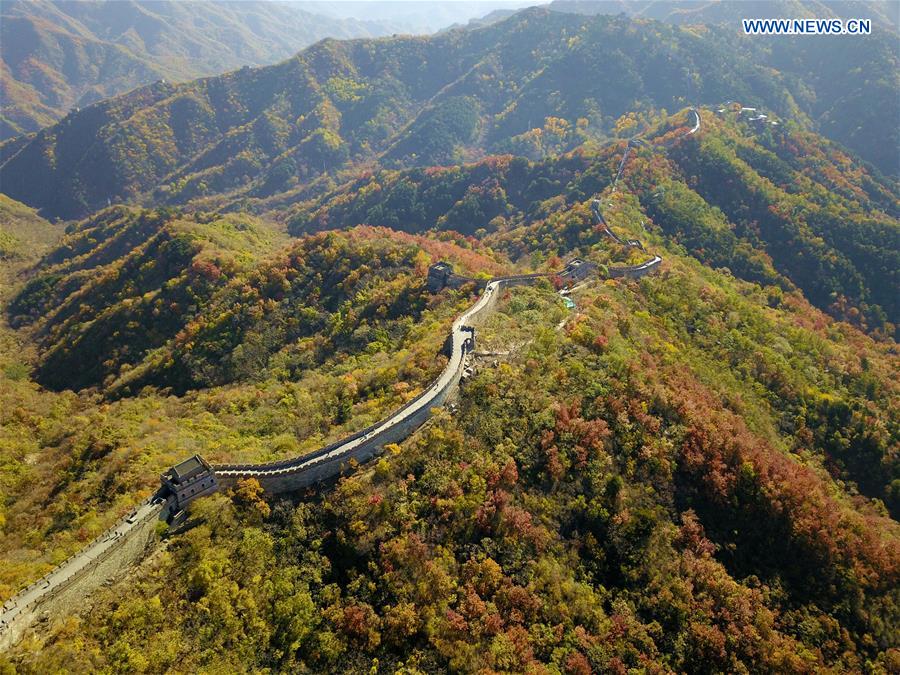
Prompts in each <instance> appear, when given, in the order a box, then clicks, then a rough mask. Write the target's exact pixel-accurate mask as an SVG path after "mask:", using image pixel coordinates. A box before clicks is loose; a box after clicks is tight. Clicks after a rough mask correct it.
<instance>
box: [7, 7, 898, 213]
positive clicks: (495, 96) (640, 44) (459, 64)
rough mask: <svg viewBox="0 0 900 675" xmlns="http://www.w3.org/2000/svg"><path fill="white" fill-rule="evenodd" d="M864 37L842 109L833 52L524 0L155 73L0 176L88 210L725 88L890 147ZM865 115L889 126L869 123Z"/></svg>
mask: <svg viewBox="0 0 900 675" xmlns="http://www.w3.org/2000/svg"><path fill="white" fill-rule="evenodd" d="M870 37H871V40H868V39H867V40H865V41H856V42H855V43H852V44H851V43H846V44H845V46H844V48H845V53H844V55H843V60H842V63H844V64H846V62H847V61H848V60H850V61H854V62H856V61H860V60H862V59H864V58H868V59H870V60H871V61H872V62H873V64H874V66H873V68H872V69H871V70H868V69H867V72H870V73H871V77H870V78H868V79H866V80H865V81H864V82H860V81H859V79H858V78H855V79H854V81H853V86H854V87H855V88H856V89H857V90H859V96H858V97H857V98H856V99H855V100H857V101H861V100H865V101H866V104H865V105H866V111H865V112H864V113H862V112H860V111H858V110H855V109H847V110H843V109H840V108H841V106H840V100H841V99H840V97H841V96H843V95H844V94H845V93H846V91H847V90H846V88H844V89H840V88H839V87H840V85H839V84H838V83H837V82H836V81H835V78H834V77H833V73H832V71H831V70H829V69H828V68H832V69H835V68H836V66H835V65H834V61H831V60H829V59H818V58H816V57H815V56H812V57H809V58H807V59H806V60H803V61H800V62H797V63H791V55H790V54H788V55H785V56H784V57H782V56H779V54H778V53H777V51H776V50H774V49H773V50H771V51H770V50H769V49H768V47H766V44H767V43H765V42H760V41H751V40H743V39H736V38H735V36H734V35H733V34H732V32H731V31H728V30H725V29H721V28H716V27H710V28H707V29H704V30H703V31H701V32H698V31H694V30H691V29H688V28H682V27H676V26H671V25H667V24H662V23H656V22H634V21H631V20H629V19H626V18H624V17H607V16H597V17H585V16H580V15H574V14H563V13H556V12H548V11H547V10H542V9H532V10H526V11H523V12H520V13H518V14H516V15H514V16H513V17H511V18H509V19H507V20H506V21H502V22H500V23H497V24H494V25H492V26H489V27H486V28H481V29H477V30H458V31H450V32H448V33H444V34H440V35H436V36H433V37H428V38H419V37H408V38H396V39H392V40H382V41H367V40H359V41H349V42H337V41H325V42H322V43H319V44H317V45H315V46H313V47H311V48H309V49H307V50H304V51H303V52H301V53H300V54H298V55H297V57H296V58H293V59H291V60H288V61H285V62H283V63H281V64H278V65H275V66H271V67H267V68H261V69H246V70H241V71H238V72H234V73H230V74H227V75H223V76H220V77H215V78H208V79H203V80H197V81H195V82H191V83H187V84H183V85H172V84H164V83H157V84H154V85H151V86H149V87H145V88H142V89H139V90H137V91H134V92H132V93H130V94H127V95H125V96H121V97H118V98H113V99H110V100H108V101H104V102H102V103H99V104H97V105H94V106H90V107H88V108H86V109H84V110H82V111H80V112H78V113H73V114H71V115H69V116H67V117H66V118H65V119H64V120H62V121H61V122H60V123H59V124H57V125H54V126H51V127H48V128H47V129H44V130H43V131H41V132H40V133H39V134H37V135H36V136H35V137H34V139H33V140H31V141H30V142H28V143H27V144H24V145H23V144H16V145H6V146H3V147H2V148H0V150H2V162H3V164H2V167H0V180H2V182H3V185H4V190H5V191H6V192H7V194H9V195H10V196H12V197H14V198H16V199H20V200H22V201H24V202H26V203H28V204H29V205H31V206H34V207H38V208H40V209H42V212H43V213H44V214H45V215H54V216H63V217H75V216H83V215H86V214H87V213H88V212H90V211H92V210H95V209H97V208H99V207H102V206H105V205H106V204H107V203H108V200H110V199H111V200H115V201H120V200H126V201H152V202H154V203H158V202H165V203H170V204H183V203H188V202H202V203H204V204H205V207H206V208H211V207H213V206H221V205H222V204H223V203H231V204H235V203H244V201H243V200H247V199H249V200H254V199H260V198H266V197H270V196H271V195H274V194H279V193H284V192H285V191H287V192H288V194H291V191H293V192H295V193H299V194H300V195H303V194H307V193H309V192H311V191H313V192H314V191H316V190H319V189H322V187H323V185H324V186H327V181H323V180H316V179H317V178H318V177H320V176H337V177H338V178H346V176H347V175H348V174H349V175H352V174H353V170H355V169H357V168H358V167H359V166H360V165H361V164H363V163H366V162H373V161H376V160H377V161H379V162H380V163H381V164H382V165H385V166H394V167H406V166H428V165H432V164H447V163H456V162H459V161H461V160H466V159H473V158H478V157H480V156H483V155H485V154H489V153H496V152H511V153H514V154H518V155H523V156H528V157H532V158H538V157H541V156H547V155H552V154H555V153H558V152H561V151H565V150H568V149H571V148H573V147H576V146H578V145H581V144H582V143H584V142H585V141H586V140H588V139H591V138H595V139H596V138H601V137H605V136H606V135H607V134H610V133H614V132H615V131H616V123H617V121H618V120H619V119H620V117H622V116H623V115H624V114H626V113H629V112H636V114H637V115H638V116H640V115H641V114H648V113H650V111H652V110H657V109H659V108H665V109H668V110H673V109H680V108H681V107H683V105H685V104H686V103H695V104H698V103H710V104H718V103H719V102H721V101H724V100H726V99H733V100H739V101H741V102H742V103H744V104H746V105H759V106H764V107H765V108H766V109H767V110H770V111H774V112H775V113H778V114H780V115H781V116H783V117H785V118H793V119H795V120H797V122H798V123H800V124H801V125H809V124H814V120H817V119H819V118H821V119H822V120H823V122H822V123H823V124H825V123H826V121H827V124H828V125H832V127H833V128H834V129H838V128H841V129H843V128H845V127H846V129H848V130H850V129H851V128H852V134H853V135H856V136H859V138H860V139H863V140H864V142H865V143H868V144H870V146H868V147H869V149H870V150H872V152H876V151H877V152H885V151H886V150H885V149H888V150H889V149H890V148H891V147H896V141H897V136H896V129H895V128H894V127H893V126H892V125H880V124H879V120H884V119H895V118H896V117H897V114H895V113H900V111H898V109H897V101H896V100H895V97H893V96H890V95H888V93H889V92H891V91H893V87H895V86H896V77H897V72H898V69H897V68H896V65H897V46H896V42H895V41H892V40H890V39H888V38H887V36H884V35H881V36H878V35H873V36H870ZM859 42H866V44H867V47H868V48H867V49H866V50H862V48H861V47H858V46H853V45H856V44H857V43H859ZM821 46H822V49H823V50H824V49H829V47H827V46H826V45H824V44H822V45H821ZM810 52H811V53H814V52H815V49H812V50H810ZM782 61H783V62H784V63H782ZM829 64H832V65H829ZM860 66H861V67H862V64H860ZM775 68H780V69H783V72H782V71H781V70H776V69H775ZM826 118H827V120H826ZM850 119H852V120H854V121H853V122H852V123H851V122H849V121H847V120H850ZM847 125H851V126H847ZM872 125H878V128H881V126H883V127H884V131H883V132H879V133H880V134H881V135H880V136H879V135H878V133H876V132H875V130H874V128H873V126H872ZM857 129H858V130H857ZM842 133H843V132H842ZM847 133H851V131H848V132H847ZM838 135H839V136H840V134H838ZM862 150H863V148H860V151H862ZM871 156H872V159H873V160H875V161H879V162H880V163H881V164H882V169H883V170H885V171H891V172H893V171H895V169H896V167H893V166H891V165H890V162H888V163H887V164H885V162H883V161H881V159H879V158H878V157H875V156H874V155H871ZM882 159H884V158H882ZM885 161H886V160H885ZM101 169H102V170H101Z"/></svg>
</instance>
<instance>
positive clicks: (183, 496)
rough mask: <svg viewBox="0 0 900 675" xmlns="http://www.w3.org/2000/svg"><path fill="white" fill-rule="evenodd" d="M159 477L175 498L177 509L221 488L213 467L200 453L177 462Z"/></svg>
mask: <svg viewBox="0 0 900 675" xmlns="http://www.w3.org/2000/svg"><path fill="white" fill-rule="evenodd" d="M159 478H160V482H161V483H162V485H163V487H164V488H166V489H167V490H168V492H169V494H170V495H171V496H172V497H173V498H174V500H175V507H176V509H175V510H181V509H184V508H185V507H186V506H187V505H188V504H189V503H191V502H192V501H194V500H195V499H197V497H202V496H203V495H208V494H212V493H213V492H215V491H216V490H218V489H219V485H218V483H216V475H215V474H214V473H213V470H212V467H211V466H210V465H209V463H208V462H207V461H206V460H205V459H203V458H202V457H201V456H200V455H194V456H193V457H189V458H188V459H186V460H184V461H183V462H181V463H180V464H176V465H175V466H173V467H172V468H171V469H169V470H168V471H166V472H165V473H164V474H162V475H161V476H160V477H159Z"/></svg>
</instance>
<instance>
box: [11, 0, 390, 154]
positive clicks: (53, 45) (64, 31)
mask: <svg viewBox="0 0 900 675" xmlns="http://www.w3.org/2000/svg"><path fill="white" fill-rule="evenodd" d="M0 12H2V15H0V16H2V21H0V26H2V35H0V37H2V40H0V44H2V50H0V97H2V99H3V107H2V112H0V139H4V138H7V137H10V136H13V135H17V134H21V133H28V132H34V131H37V130H39V129H40V128H41V127H44V126H46V125H48V124H52V123H53V122H55V121H56V120H58V119H59V118H60V117H62V116H63V115H64V114H65V113H66V112H68V111H69V109H70V108H72V107H75V106H84V105H87V104H90V103H93V102H95V101H97V100H100V99H102V98H106V97H108V96H112V95H115V94H118V93H121V92H124V91H128V90H129V89H133V88H134V87H137V86H140V85H144V84H147V83H149V82H152V81H154V80H158V79H160V78H169V79H174V80H187V79H192V78H195V77H199V76H202V75H213V74H218V73H221V72H223V71H226V70H232V69H234V68H239V67H241V66H244V65H251V66H258V65H263V64H267V63H274V62H276V61H279V60H281V59H284V58H286V57H288V56H290V55H291V54H293V53H295V52H296V51H297V50H298V49H301V48H303V47H305V46H307V45H309V44H312V43H313V42H316V41H317V40H320V39H322V38H324V37H334V38H351V37H365V36H377V35H385V34H388V33H391V32H395V31H396V27H395V26H394V25H391V24H390V23H378V22H374V21H368V22H366V21H356V20H353V19H336V18H331V17H327V16H323V15H320V14H313V13H310V12H308V11H305V10H304V9H303V8H302V6H301V5H298V4H291V3H271V2H203V1H198V0H193V1H191V2H172V1H168V0H164V1H162V2H142V1H140V0H128V1H124V2H72V1H67V0H55V1H54V0H36V1H33V2H32V1H27V2H26V1H19V0H13V1H11V2H4V3H3V7H2V9H0Z"/></svg>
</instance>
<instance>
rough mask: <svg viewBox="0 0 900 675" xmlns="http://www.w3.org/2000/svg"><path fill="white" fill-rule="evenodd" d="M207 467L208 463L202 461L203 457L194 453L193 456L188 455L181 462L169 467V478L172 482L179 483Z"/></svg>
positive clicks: (205, 469)
mask: <svg viewBox="0 0 900 675" xmlns="http://www.w3.org/2000/svg"><path fill="white" fill-rule="evenodd" d="M208 469H209V465H208V464H207V463H206V462H204V461H203V459H202V458H201V457H200V456H199V455H194V456H193V457H188V458H187V459H186V460H184V461H183V462H181V463H180V464H176V465H175V466H173V467H172V468H171V469H169V474H168V475H169V479H170V480H172V482H174V483H181V482H184V481H186V480H188V479H189V478H193V477H194V476H197V475H198V474H201V473H203V472H204V471H207V470H208Z"/></svg>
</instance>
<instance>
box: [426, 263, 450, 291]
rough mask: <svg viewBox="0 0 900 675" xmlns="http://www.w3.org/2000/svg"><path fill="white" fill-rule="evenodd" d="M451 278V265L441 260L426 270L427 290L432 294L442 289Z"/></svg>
mask: <svg viewBox="0 0 900 675" xmlns="http://www.w3.org/2000/svg"><path fill="white" fill-rule="evenodd" d="M452 276H453V265H451V264H450V263H448V262H444V261H443V260H442V261H440V262H436V263H434V265H432V266H431V267H429V268H428V281H427V286H428V290H429V291H430V292H432V293H437V292H438V291H440V290H442V289H444V288H445V287H446V286H447V284H448V283H449V281H450V277H452Z"/></svg>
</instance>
